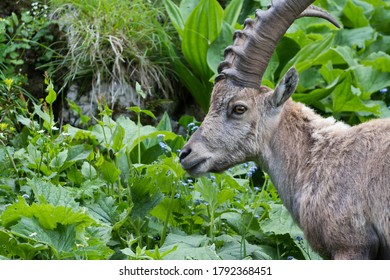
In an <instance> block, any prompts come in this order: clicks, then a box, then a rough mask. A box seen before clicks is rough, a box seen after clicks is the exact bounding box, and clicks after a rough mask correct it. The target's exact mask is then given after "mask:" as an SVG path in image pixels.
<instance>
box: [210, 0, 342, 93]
mask: <svg viewBox="0 0 390 280" xmlns="http://www.w3.org/2000/svg"><path fill="white" fill-rule="evenodd" d="M313 2H314V0H273V3H272V5H271V6H270V7H269V8H268V10H266V11H263V10H257V11H256V17H255V19H247V20H246V21H245V23H244V30H240V31H236V32H235V33H234V37H233V40H234V43H233V45H232V46H229V47H227V48H226V49H225V54H224V61H222V62H221V63H220V64H219V67H218V73H219V75H218V76H217V78H216V79H215V82H218V81H219V80H221V79H224V78H227V79H230V80H231V81H232V82H233V83H234V84H235V85H237V86H242V87H251V88H259V87H260V84H261V79H262V77H263V74H264V72H265V70H266V68H267V65H268V63H269V61H270V59H271V56H272V54H273V52H274V51H275V48H276V45H277V43H278V42H279V40H280V39H281V38H282V37H283V35H284V34H285V33H286V31H287V29H288V28H289V27H290V26H291V24H292V23H293V22H294V20H295V19H297V18H300V17H307V16H309V17H320V18H324V19H326V20H328V21H330V22H331V23H333V24H334V25H335V26H337V27H339V24H338V23H337V21H336V20H335V19H334V18H333V17H332V16H331V15H330V14H329V13H327V12H326V11H324V10H322V9H320V8H318V7H315V6H312V5H311V4H312V3H313Z"/></svg>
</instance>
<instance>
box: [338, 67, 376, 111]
mask: <svg viewBox="0 0 390 280" xmlns="http://www.w3.org/2000/svg"><path fill="white" fill-rule="evenodd" d="M332 101H333V112H334V113H339V112H343V111H345V112H360V111H362V112H370V113H374V114H375V115H379V114H380V108H379V106H377V105H374V106H368V105H365V104H364V103H363V101H362V100H361V98H360V97H359V96H358V95H357V94H355V93H354V92H353V87H352V78H351V75H350V72H347V73H346V75H345V78H344V79H343V80H342V81H341V82H340V83H339V84H338V85H337V87H336V88H335V89H334V91H333V92H332Z"/></svg>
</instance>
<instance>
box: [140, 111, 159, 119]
mask: <svg viewBox="0 0 390 280" xmlns="http://www.w3.org/2000/svg"><path fill="white" fill-rule="evenodd" d="M141 113H142V114H145V115H147V116H149V117H151V118H153V119H156V116H155V115H154V114H153V113H152V111H149V110H145V109H143V110H141Z"/></svg>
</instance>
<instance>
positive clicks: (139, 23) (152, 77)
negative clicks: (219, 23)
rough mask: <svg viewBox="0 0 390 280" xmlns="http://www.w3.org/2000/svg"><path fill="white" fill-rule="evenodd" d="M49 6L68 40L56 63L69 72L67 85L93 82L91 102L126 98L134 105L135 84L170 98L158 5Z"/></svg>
mask: <svg viewBox="0 0 390 280" xmlns="http://www.w3.org/2000/svg"><path fill="white" fill-rule="evenodd" d="M51 6H52V7H53V8H55V11H54V13H53V16H54V17H55V18H56V19H57V21H58V24H59V26H60V28H61V29H62V30H63V31H64V33H65V35H66V40H67V50H66V54H65V55H64V57H63V58H62V59H61V60H60V61H58V62H57V64H58V65H57V68H58V69H61V68H64V67H65V68H67V69H68V71H67V73H66V74H65V77H64V79H65V85H69V84H70V83H71V82H72V81H74V80H82V79H86V78H88V80H91V79H92V93H93V94H94V95H95V98H98V99H99V98H105V99H106V101H107V102H109V103H111V104H113V103H114V102H115V100H116V97H117V96H120V95H128V94H131V95H132V96H131V100H134V101H136V100H137V91H136V90H135V84H136V83H139V84H140V85H141V87H142V88H143V90H144V91H145V92H147V93H148V94H151V93H152V92H153V90H154V89H157V90H158V91H159V92H162V93H163V95H164V96H165V97H168V93H169V92H170V91H171V83H170V79H169V78H167V76H169V72H170V70H169V67H167V63H168V60H167V59H166V57H167V55H165V53H166V52H169V50H168V49H169V48H170V46H171V44H170V38H169V35H168V32H169V26H168V25H167V24H165V23H164V22H163V19H164V16H163V12H162V6H161V5H160V4H159V3H158V1H143V0H132V1H127V0H88V1H85V0H73V1H69V0H51ZM103 85H104V87H103ZM107 85H108V89H107ZM105 91H107V93H105V96H101V94H102V92H105Z"/></svg>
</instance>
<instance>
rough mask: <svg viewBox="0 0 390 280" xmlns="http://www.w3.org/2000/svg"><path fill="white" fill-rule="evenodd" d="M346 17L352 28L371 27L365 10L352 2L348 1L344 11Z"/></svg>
mask: <svg viewBox="0 0 390 280" xmlns="http://www.w3.org/2000/svg"><path fill="white" fill-rule="evenodd" d="M343 13H344V15H345V16H346V18H348V20H349V21H350V22H351V25H352V26H351V27H354V28H356V27H364V26H368V25H369V21H368V20H367V18H366V17H365V15H364V9H363V8H362V7H359V6H357V5H355V4H354V2H353V1H352V0H348V1H347V4H346V5H345V7H344V10H343Z"/></svg>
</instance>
